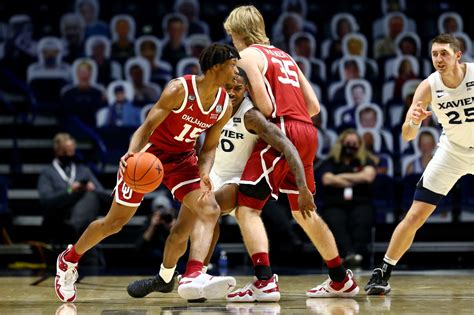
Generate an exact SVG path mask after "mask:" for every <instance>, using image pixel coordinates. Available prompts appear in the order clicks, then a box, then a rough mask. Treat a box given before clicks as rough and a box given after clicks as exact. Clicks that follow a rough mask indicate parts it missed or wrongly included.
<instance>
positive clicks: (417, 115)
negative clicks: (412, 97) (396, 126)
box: [410, 102, 433, 125]
mask: <svg viewBox="0 0 474 315" xmlns="http://www.w3.org/2000/svg"><path fill="white" fill-rule="evenodd" d="M422 105H423V102H417V103H416V106H415V107H414V108H413V111H412V112H411V116H410V119H411V121H412V122H413V123H414V124H415V125H419V124H421V122H422V121H423V120H425V119H426V117H428V116H431V115H432V114H433V113H432V112H431V111H429V110H426V109H424V108H423V106H422Z"/></svg>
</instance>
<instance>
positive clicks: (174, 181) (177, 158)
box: [55, 44, 240, 302]
mask: <svg viewBox="0 0 474 315" xmlns="http://www.w3.org/2000/svg"><path fill="white" fill-rule="evenodd" d="M238 58H240V57H239V53H238V51H237V50H236V49H235V48H233V47H231V46H229V45H222V44H213V45H211V46H209V47H208V48H206V49H205V50H204V51H203V52H202V54H201V57H200V60H199V63H200V66H201V70H202V72H203V75H201V76H194V75H193V76H191V75H189V76H184V77H180V78H178V79H175V80H172V81H171V82H170V83H169V84H168V86H167V87H166V88H165V89H164V91H163V93H162V95H161V97H160V99H159V100H158V101H157V102H156V104H155V105H154V107H153V108H152V109H151V111H150V113H149V114H148V116H147V118H146V120H145V121H144V123H143V124H142V125H141V126H140V127H139V128H138V129H137V131H136V132H135V133H134V134H133V136H132V139H131V141H130V146H129V149H128V152H127V153H126V154H125V155H124V156H123V157H122V158H121V160H120V170H119V174H118V179H117V186H116V188H115V198H114V201H113V203H112V206H111V208H110V210H109V212H108V214H107V215H106V216H105V217H104V218H103V219H99V220H96V221H94V222H92V223H91V224H90V225H89V227H88V228H87V230H86V231H85V232H84V234H83V235H82V236H81V237H80V238H79V240H78V241H77V243H76V244H75V245H74V246H71V245H69V246H68V248H67V249H66V250H65V251H64V252H62V253H61V254H60V255H59V257H58V260H57V271H56V272H57V273H56V279H55V289H56V294H57V295H58V297H59V298H60V299H61V300H62V301H64V302H71V301H74V300H75V298H76V287H75V284H74V283H75V281H76V280H77V277H78V275H77V265H78V261H79V258H80V257H81V256H82V255H83V254H84V253H85V252H86V251H87V250H89V249H90V248H92V247H93V246H95V245H96V244H97V243H99V242H100V241H101V240H103V239H104V238H105V237H107V236H109V235H111V234H114V233H117V232H119V231H120V229H121V228H122V227H123V226H124V225H125V224H126V223H127V222H128V221H129V220H130V218H131V217H132V216H133V215H134V213H135V211H136V210H137V208H138V206H139V205H140V203H141V201H142V200H143V196H144V195H143V194H139V193H136V192H134V191H132V190H131V189H130V188H129V187H128V186H127V185H126V184H125V183H124V181H123V179H122V174H123V171H124V170H125V168H126V165H127V162H126V160H127V159H128V158H129V157H130V156H133V154H135V153H136V152H139V151H147V152H151V153H153V154H155V155H156V156H157V157H158V158H159V159H160V160H161V162H162V163H163V168H164V178H163V183H164V184H165V186H166V187H167V188H168V189H169V190H170V191H171V192H172V193H173V195H174V197H175V198H176V199H177V200H179V201H180V202H181V203H182V204H183V208H182V209H181V211H180V212H179V215H178V219H177V222H176V224H175V225H174V226H173V228H172V230H171V232H170V235H169V237H168V239H167V241H166V245H165V249H164V258H163V263H162V265H161V268H160V272H159V274H158V275H156V276H155V277H154V278H153V279H150V281H148V282H147V283H146V286H148V287H151V288H152V290H153V291H160V292H170V291H172V290H173V287H174V274H175V267H176V263H177V261H178V259H179V258H180V257H181V256H182V255H183V254H184V252H185V251H186V247H187V242H188V238H189V235H190V233H191V230H192V229H193V228H195V229H196V231H198V232H197V239H198V244H199V245H200V246H199V247H198V248H196V249H195V250H194V251H193V255H192V256H191V259H193V260H194V261H197V262H201V266H192V268H190V269H189V270H186V273H185V277H186V276H187V275H190V276H189V277H187V281H186V283H182V284H181V285H180V287H183V288H185V289H184V291H185V292H191V293H192V292H193V291H200V290H202V289H203V286H204V284H210V285H207V286H206V288H209V289H210V290H211V293H218V294H219V295H220V296H221V297H223V296H224V295H225V294H226V293H227V292H229V291H230V290H232V288H233V287H234V286H235V279H234V278H232V277H210V276H208V275H207V274H205V273H203V274H201V273H194V271H196V270H201V267H202V261H204V259H205V257H206V255H207V253H208V251H209V246H210V243H211V239H212V231H213V229H214V226H215V225H216V222H217V220H218V218H219V215H220V208H219V205H218V204H217V202H216V200H215V197H214V193H213V192H212V183H211V180H210V179H209V172H210V170H211V167H212V164H213V162H214V155H215V150H216V147H217V145H218V143H219V137H220V133H221V130H222V127H223V126H224V125H225V124H226V122H227V120H228V119H229V117H230V116H231V114H232V106H228V105H229V96H228V94H227V93H226V91H225V90H224V89H223V88H221V86H225V85H226V84H232V83H233V77H234V75H235V73H236V71H237V68H236V62H237V59H238ZM203 131H206V137H205V140H204V143H203V145H202V148H201V151H200V154H199V160H198V159H197V156H196V152H195V150H194V144H195V142H196V139H197V138H198V137H199V135H200V134H201V133H202V132H203ZM195 234H196V233H195ZM148 289H149V288H148ZM205 294H207V292H205ZM185 298H186V297H185ZM208 298H213V296H208Z"/></svg>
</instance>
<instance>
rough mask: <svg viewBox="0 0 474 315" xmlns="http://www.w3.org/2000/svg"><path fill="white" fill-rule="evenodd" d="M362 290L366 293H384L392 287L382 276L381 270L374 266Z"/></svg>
mask: <svg viewBox="0 0 474 315" xmlns="http://www.w3.org/2000/svg"><path fill="white" fill-rule="evenodd" d="M364 290H365V293H367V295H384V294H387V293H389V292H390V291H391V290H392V289H391V288H390V284H389V283H388V281H387V280H385V279H384V277H383V270H382V269H380V268H375V269H374V272H373V273H372V277H370V280H369V282H368V283H367V285H366V286H365V287H364Z"/></svg>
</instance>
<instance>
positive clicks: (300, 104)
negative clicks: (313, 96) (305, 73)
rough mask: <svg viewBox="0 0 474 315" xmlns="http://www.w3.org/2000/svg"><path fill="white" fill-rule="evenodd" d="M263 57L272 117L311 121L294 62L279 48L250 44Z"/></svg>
mask: <svg viewBox="0 0 474 315" xmlns="http://www.w3.org/2000/svg"><path fill="white" fill-rule="evenodd" d="M250 47H251V48H254V49H256V50H258V51H259V52H260V53H261V54H262V55H263V57H264V61H265V66H264V69H263V73H262V74H263V75H264V80H265V86H266V88H267V92H268V95H269V96H270V100H271V101H272V105H273V111H272V114H271V117H272V118H277V117H286V118H291V119H295V120H301V121H304V122H307V123H310V124H311V123H312V121H311V117H310V116H309V113H308V108H307V106H306V103H305V101H304V96H303V91H302V90H301V87H300V82H299V79H298V66H297V65H296V62H295V61H294V60H293V58H291V56H290V55H288V54H287V53H286V52H284V51H283V50H281V49H278V48H276V47H274V46H267V45H257V44H254V45H251V46H250Z"/></svg>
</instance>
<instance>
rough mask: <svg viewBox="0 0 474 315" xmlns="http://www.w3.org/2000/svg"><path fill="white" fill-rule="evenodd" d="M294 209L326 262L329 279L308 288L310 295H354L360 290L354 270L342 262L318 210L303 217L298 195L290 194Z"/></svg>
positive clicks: (296, 216)
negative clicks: (355, 279) (354, 276)
mask: <svg viewBox="0 0 474 315" xmlns="http://www.w3.org/2000/svg"><path fill="white" fill-rule="evenodd" d="M288 200H289V202H290V207H291V209H292V211H291V213H292V215H293V218H294V219H295V220H296V222H297V223H298V224H299V225H300V226H301V228H302V229H303V230H304V231H305V233H306V235H308V237H309V239H310V240H311V242H312V243H313V245H314V246H315V247H316V249H317V250H318V252H319V253H320V255H321V257H322V258H323V259H324V261H325V262H326V265H327V267H328V271H329V279H328V280H327V281H325V282H324V283H322V284H320V285H318V286H316V287H314V288H312V289H310V290H308V291H307V292H306V295H307V296H308V297H316V298H317V297H353V296H355V295H356V294H357V293H358V292H359V287H358V286H357V283H356V282H355V281H354V279H353V276H352V272H351V271H350V270H346V269H345V268H344V266H343V264H342V261H341V258H340V257H339V252H338V250H337V246H336V241H335V239H334V236H333V234H332V232H331V230H330V229H329V227H328V226H327V224H326V223H325V222H324V220H323V219H322V218H321V217H320V216H319V215H318V213H317V212H314V213H312V214H311V217H307V218H306V219H305V218H303V216H302V214H301V212H300V211H299V210H298V195H296V194H288Z"/></svg>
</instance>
